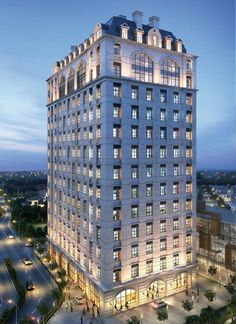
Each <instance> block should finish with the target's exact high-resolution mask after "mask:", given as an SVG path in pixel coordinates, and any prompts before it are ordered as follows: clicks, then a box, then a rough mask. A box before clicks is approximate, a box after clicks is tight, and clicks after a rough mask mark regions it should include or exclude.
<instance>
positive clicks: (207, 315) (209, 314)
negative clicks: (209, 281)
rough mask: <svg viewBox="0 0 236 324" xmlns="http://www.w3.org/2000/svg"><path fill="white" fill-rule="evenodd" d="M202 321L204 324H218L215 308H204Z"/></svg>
mask: <svg viewBox="0 0 236 324" xmlns="http://www.w3.org/2000/svg"><path fill="white" fill-rule="evenodd" d="M200 317H201V319H202V320H203V322H204V324H205V323H206V324H215V323H216V312H215V310H214V308H212V307H211V306H209V305H208V307H206V308H203V309H202V310H201V314H200Z"/></svg>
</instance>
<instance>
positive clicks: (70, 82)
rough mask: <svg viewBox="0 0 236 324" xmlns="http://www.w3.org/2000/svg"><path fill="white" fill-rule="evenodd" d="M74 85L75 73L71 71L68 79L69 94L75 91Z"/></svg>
mask: <svg viewBox="0 0 236 324" xmlns="http://www.w3.org/2000/svg"><path fill="white" fill-rule="evenodd" d="M74 84H75V76H74V71H71V72H70V75H69V77H68V79H67V94H69V93H71V92H72V91H74Z"/></svg>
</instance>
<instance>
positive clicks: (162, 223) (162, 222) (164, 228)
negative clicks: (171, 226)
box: [160, 220, 166, 233]
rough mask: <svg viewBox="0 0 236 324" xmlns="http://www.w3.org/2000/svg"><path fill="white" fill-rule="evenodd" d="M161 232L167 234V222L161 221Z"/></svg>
mask: <svg viewBox="0 0 236 324" xmlns="http://www.w3.org/2000/svg"><path fill="white" fill-rule="evenodd" d="M160 232H161V233H165V232H166V220H161V221H160Z"/></svg>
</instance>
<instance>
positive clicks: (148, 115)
mask: <svg viewBox="0 0 236 324" xmlns="http://www.w3.org/2000/svg"><path fill="white" fill-rule="evenodd" d="M146 118H147V120H152V108H147V109H146Z"/></svg>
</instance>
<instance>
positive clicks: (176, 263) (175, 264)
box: [173, 254, 179, 267]
mask: <svg viewBox="0 0 236 324" xmlns="http://www.w3.org/2000/svg"><path fill="white" fill-rule="evenodd" d="M178 265H179V254H174V255H173V266H174V267H176V266H178Z"/></svg>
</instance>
